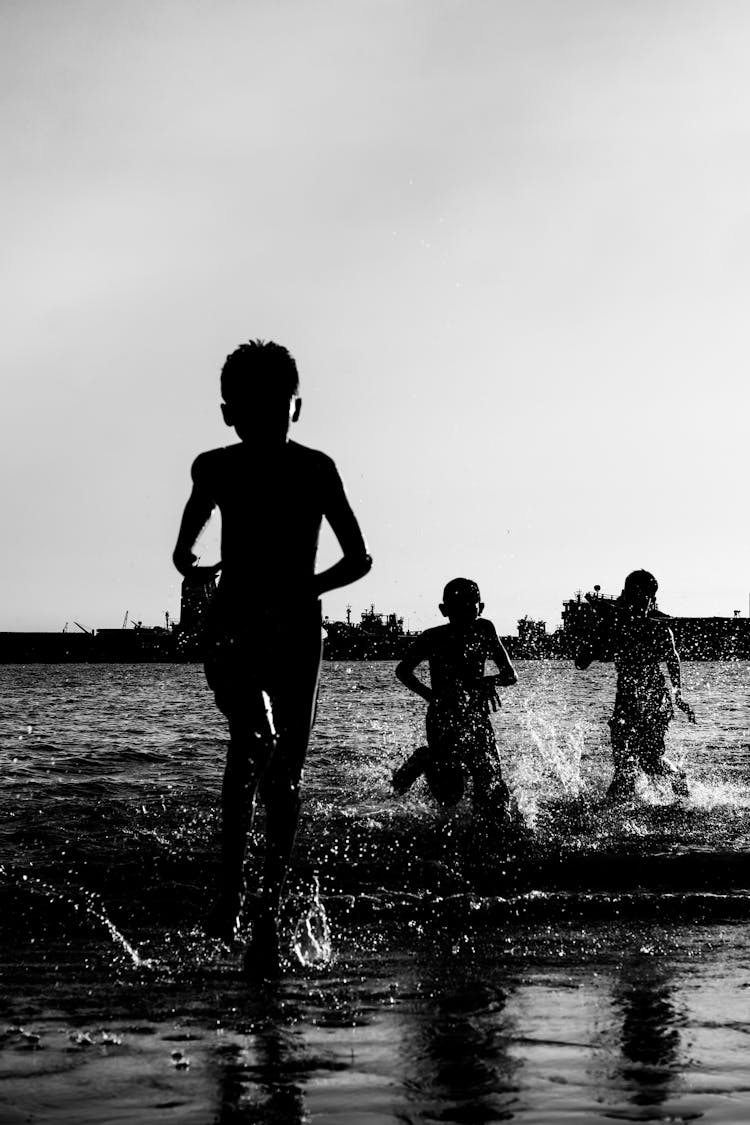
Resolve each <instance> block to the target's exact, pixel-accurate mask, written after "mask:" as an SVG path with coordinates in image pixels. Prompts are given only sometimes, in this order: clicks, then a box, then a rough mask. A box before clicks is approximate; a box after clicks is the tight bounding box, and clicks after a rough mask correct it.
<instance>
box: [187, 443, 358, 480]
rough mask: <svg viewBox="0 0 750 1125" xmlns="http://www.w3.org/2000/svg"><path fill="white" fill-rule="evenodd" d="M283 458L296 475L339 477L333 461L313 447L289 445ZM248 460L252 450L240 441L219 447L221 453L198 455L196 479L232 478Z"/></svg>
mask: <svg viewBox="0 0 750 1125" xmlns="http://www.w3.org/2000/svg"><path fill="white" fill-rule="evenodd" d="M284 455H285V456H286V457H287V458H288V459H289V461H290V462H291V464H292V466H293V468H294V471H295V472H300V473H317V474H319V475H323V476H330V475H331V474H335V473H337V469H336V464H335V462H334V460H333V458H332V457H329V456H328V454H327V453H323V452H322V451H321V450H320V449H312V448H310V446H307V445H300V444H299V442H296V441H288V442H287V443H286V446H285V447H284ZM248 459H250V460H252V459H253V449H252V447H249V446H247V445H246V444H245V443H244V442H241V441H238V442H235V443H234V444H232V445H222V446H219V448H218V449H207V450H206V451H205V452H204V453H199V454H198V456H197V457H196V458H195V460H194V461H193V476H194V477H195V476H196V474H197V475H198V476H199V477H205V476H209V477H211V476H217V475H219V476H221V475H224V474H227V475H231V474H232V473H234V472H235V471H236V470H237V469H238V468H239V467H240V466H241V465H242V464H243V463H247V461H248Z"/></svg>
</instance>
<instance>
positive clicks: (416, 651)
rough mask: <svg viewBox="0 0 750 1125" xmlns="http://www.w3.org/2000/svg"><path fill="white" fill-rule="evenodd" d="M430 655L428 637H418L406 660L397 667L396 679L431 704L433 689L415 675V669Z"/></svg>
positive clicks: (423, 635) (424, 635)
mask: <svg viewBox="0 0 750 1125" xmlns="http://www.w3.org/2000/svg"><path fill="white" fill-rule="evenodd" d="M429 655H430V653H429V644H428V641H427V636H426V634H425V633H423V634H422V636H421V637H417V639H416V641H415V642H414V644H413V645H412V646H411V648H410V649H409V651H408V652H407V654H406V656H405V657H404V659H403V660H400V661H399V663H398V664H397V665H396V679H397V680H400V681H401V683H402V684H403V685H404V687H408V688H409V690H410V691H413V692H416V694H417V695H420V696H421V697H422V699H424V700H426V701H427V702H428V703H431V702H432V699H433V692H432V688H431V687H428V686H427V684H425V683H423V682H422V680H420V679H419V678H418V677H417V676H415V675H414V669H415V668H416V667H417V666H418V665H419V664H422V663H423V662H424V661H425V660H427V659H429Z"/></svg>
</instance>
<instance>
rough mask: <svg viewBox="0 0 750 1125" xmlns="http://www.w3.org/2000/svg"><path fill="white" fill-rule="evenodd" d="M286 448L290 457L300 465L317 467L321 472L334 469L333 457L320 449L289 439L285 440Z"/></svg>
mask: <svg viewBox="0 0 750 1125" xmlns="http://www.w3.org/2000/svg"><path fill="white" fill-rule="evenodd" d="M287 448H288V450H289V452H290V454H291V455H292V457H294V458H295V459H296V460H297V461H299V463H300V464H301V465H305V466H306V467H307V466H309V467H310V468H317V469H318V470H321V471H323V472H330V471H331V470H333V471H334V472H335V471H336V463H335V461H334V460H333V457H329V456H328V454H327V453H323V451H322V450H321V449H313V448H312V447H311V446H309V445H300V443H299V442H298V441H291V440H290V441H288V442H287Z"/></svg>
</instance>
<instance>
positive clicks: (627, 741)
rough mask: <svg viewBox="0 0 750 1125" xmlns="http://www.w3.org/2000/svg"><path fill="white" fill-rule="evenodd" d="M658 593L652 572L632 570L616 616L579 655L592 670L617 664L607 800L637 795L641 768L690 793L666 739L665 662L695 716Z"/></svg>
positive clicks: (669, 711)
mask: <svg viewBox="0 0 750 1125" xmlns="http://www.w3.org/2000/svg"><path fill="white" fill-rule="evenodd" d="M658 589H659V584H658V582H657V581H656V579H655V578H654V576H653V574H651V573H649V571H647V570H634V571H632V573H631V574H629V575H628V576H627V578H626V579H625V582H624V585H623V589H622V593H621V594H620V596H619V598H618V599H617V601H616V603H615V607H614V612H613V613H612V614H611V615H610V616H609V618H608V619H607V620H606V621H603V622H602V624H601V626H600V629H599V632H598V635H596V634H595V635H593V636H592V637H591V638H584V639H582V640H581V642H580V643H579V645H578V647H577V650H576V653H575V666H576V668H581V669H585V668H588V667H589V665H590V664H591V662H592V661H593V660H614V664H615V669H616V671H617V687H616V689H615V707H614V714H613V715H612V718H611V719H610V720H609V729H610V733H611V740H612V757H613V759H614V767H615V768H614V776H613V778H612V783H611V785H610V787H609V790H608V793H607V796H608V798H609V799H610V800H613V801H614V800H625V799H628V798H631V797H632V796H633V794H634V792H635V780H636V776H637V774H638V771H639V770H642V771H643V773H645V774H646V775H647V776H648V777H650V778H654V777H663V778H667V779H668V780H669V781H670V782H671V784H672V789H673V791H674V793H675V795H676V796H679V797H686V796H687V795H688V785H687V780H686V777H685V773H684V771H683V770H681V769H678V767H677V766H675V765H674V763H673V762H670V760H669V759H668V758H667V757H666V755H665V748H664V739H665V737H666V733H667V728H668V727H669V724H670V722H671V721H672V719H673V717H674V707H673V706H672V700H671V699H670V695H669V691H668V689H667V685H666V681H665V679H664V674H663V673H662V670H661V667H660V665H661V664H662V663H663V664H665V665H666V667H667V672H668V674H669V679H670V681H671V683H672V687H673V689H674V701H675V703H676V705H677V707H678V708H679V709H680V710H681V711H684V712H685V714H686V715H687V717H688V720H689V721H690V722H691V723H694V722H695V714H694V712H693V709H692V708H691V707H690V706H689V704H687V703H686V702H685V700H684V699H683V698H682V682H681V670H680V657H679V654H678V652H677V648H676V647H675V641H674V633H673V632H672V630H671V629H670V628H669V625H668V623H667V622H668V619H666V615H665V614H663V613H661V612H660V611H659V610H658V609H657V608H656V591H657V590H658Z"/></svg>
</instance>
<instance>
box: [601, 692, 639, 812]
mask: <svg viewBox="0 0 750 1125" xmlns="http://www.w3.org/2000/svg"><path fill="white" fill-rule="evenodd" d="M609 729H610V735H611V740H612V760H613V763H614V767H615V770H614V776H613V777H612V781H611V783H610V786H609V789H608V790H607V798H608V799H609V800H611V801H619V800H627V799H628V798H629V797H632V796H633V794H634V793H635V778H636V774H637V772H638V756H637V752H636V751H635V749H634V745H633V744H634V742H635V741H636V731H635V728H634V726H633V724H632V723H628V722H627V720H626V719H625V718H624V717H623V716H620V715H618V714H617V713H615V714H614V715H613V716H612V718H611V719H610V720H609Z"/></svg>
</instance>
